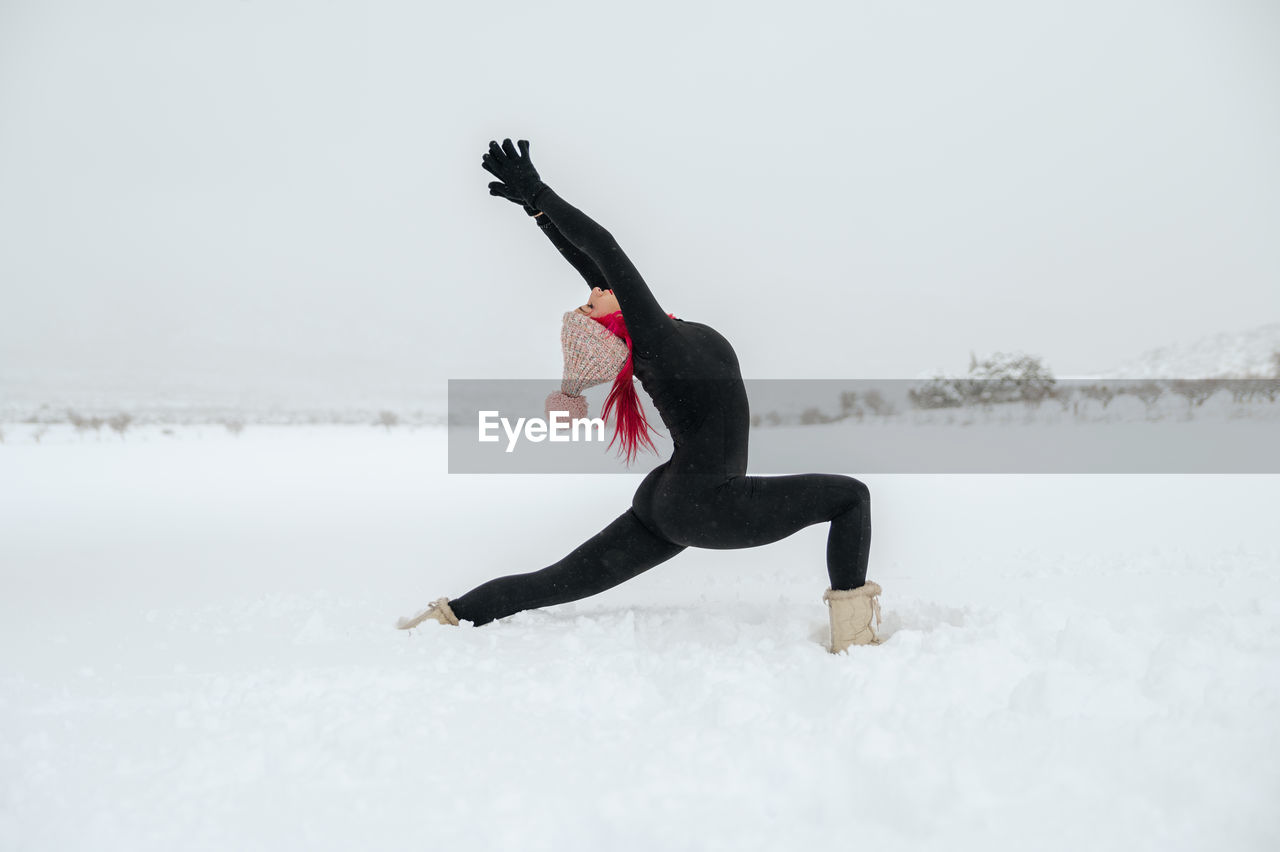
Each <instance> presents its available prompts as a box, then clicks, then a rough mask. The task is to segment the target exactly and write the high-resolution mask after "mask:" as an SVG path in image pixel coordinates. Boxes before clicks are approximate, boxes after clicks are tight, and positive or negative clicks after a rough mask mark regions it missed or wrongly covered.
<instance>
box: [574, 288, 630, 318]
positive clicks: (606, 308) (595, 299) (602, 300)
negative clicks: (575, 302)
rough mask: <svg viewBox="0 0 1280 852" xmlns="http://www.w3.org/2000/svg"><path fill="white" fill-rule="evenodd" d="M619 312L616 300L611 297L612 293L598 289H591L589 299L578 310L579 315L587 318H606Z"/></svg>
mask: <svg viewBox="0 0 1280 852" xmlns="http://www.w3.org/2000/svg"><path fill="white" fill-rule="evenodd" d="M619 310H621V308H619V307H618V298H617V297H616V296H614V295H613V291H612V290H601V289H600V288H599V287H593V288H592V289H591V298H590V299H589V300H588V301H587V303H586V304H585V305H583V306H582V307H580V308H578V312H579V313H582V314H586V315H587V316H589V317H607V316H609V314H612V313H614V312H616V311H619Z"/></svg>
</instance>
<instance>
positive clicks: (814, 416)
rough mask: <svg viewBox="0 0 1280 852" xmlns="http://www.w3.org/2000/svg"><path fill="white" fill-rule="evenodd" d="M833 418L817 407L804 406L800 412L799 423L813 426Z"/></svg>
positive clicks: (828, 421)
mask: <svg viewBox="0 0 1280 852" xmlns="http://www.w3.org/2000/svg"><path fill="white" fill-rule="evenodd" d="M834 419H835V418H833V417H828V416H827V415H825V414H823V413H822V410H821V409H819V408H806V409H805V410H804V411H802V412H800V425H801V426H813V425H815V424H818V423H830V422H831V421H832V420H834Z"/></svg>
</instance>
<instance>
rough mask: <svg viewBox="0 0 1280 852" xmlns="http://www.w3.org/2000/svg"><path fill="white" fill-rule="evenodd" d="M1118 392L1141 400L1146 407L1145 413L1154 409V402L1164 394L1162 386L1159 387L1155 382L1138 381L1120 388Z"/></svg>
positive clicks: (1149, 412)
mask: <svg viewBox="0 0 1280 852" xmlns="http://www.w3.org/2000/svg"><path fill="white" fill-rule="evenodd" d="M1120 392H1121V393H1126V394H1128V395H1129V396H1132V397H1136V398H1137V399H1139V400H1141V401H1142V404H1143V405H1144V406H1146V408H1147V414H1148V415H1150V414H1151V413H1152V411H1154V410H1155V406H1156V403H1157V402H1159V401H1160V397H1161V396H1163V395H1164V388H1162V387H1160V385H1159V383H1157V382H1138V383H1137V384H1133V385H1129V386H1127V387H1124V388H1121V390H1120Z"/></svg>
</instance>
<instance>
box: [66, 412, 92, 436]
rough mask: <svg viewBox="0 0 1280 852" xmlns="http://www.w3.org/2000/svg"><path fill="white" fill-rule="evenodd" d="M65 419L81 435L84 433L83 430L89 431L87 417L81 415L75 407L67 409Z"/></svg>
mask: <svg viewBox="0 0 1280 852" xmlns="http://www.w3.org/2000/svg"><path fill="white" fill-rule="evenodd" d="M67 421H68V422H69V423H70V424H71V425H72V426H74V427H75V430H76V431H77V432H79V433H80V434H81V435H84V433H85V432H87V431H89V428H90V427H89V419H88V418H87V417H81V416H80V414H79V413H78V412H77V411H76V410H75V409H72V408H68V409H67Z"/></svg>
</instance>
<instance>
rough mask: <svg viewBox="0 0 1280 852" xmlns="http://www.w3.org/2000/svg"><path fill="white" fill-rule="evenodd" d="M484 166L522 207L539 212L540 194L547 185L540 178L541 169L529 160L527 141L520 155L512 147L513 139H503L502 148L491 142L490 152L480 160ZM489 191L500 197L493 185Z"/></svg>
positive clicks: (523, 140)
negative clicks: (511, 193) (515, 196)
mask: <svg viewBox="0 0 1280 852" xmlns="http://www.w3.org/2000/svg"><path fill="white" fill-rule="evenodd" d="M480 164H481V165H482V166H484V169H485V171H487V172H489V174H491V175H493V176H494V177H496V178H497V179H498V180H499V181H501V182H502V184H503V185H505V187H506V188H507V189H508V190H511V191H512V192H514V193H515V194H516V195H517V196H518V197H519V198H520V201H521V203H522V204H525V205H527V206H528V207H531V208H533V209H534V210H535V211H536V210H537V209H538V205H537V203H536V200H537V196H538V192H539V191H541V190H543V189H545V188H546V184H545V183H543V182H542V178H541V177H539V176H538V170H537V169H535V168H534V167H533V161H532V160H530V159H529V141H528V140H527V139H521V140H520V150H519V152H517V151H516V146H515V145H512V144H511V140H510V139H504V140H502V146H501V147H499V146H498V143H497V142H492V141H491V142H490V143H489V153H487V154H485V155H484V156H483V157H482V158H481V159H480ZM489 192H490V194H492V195H498V194H499V193H497V192H495V191H494V188H493V184H489ZM503 197H504V198H511V196H509V195H503ZM512 200H514V199H512Z"/></svg>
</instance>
